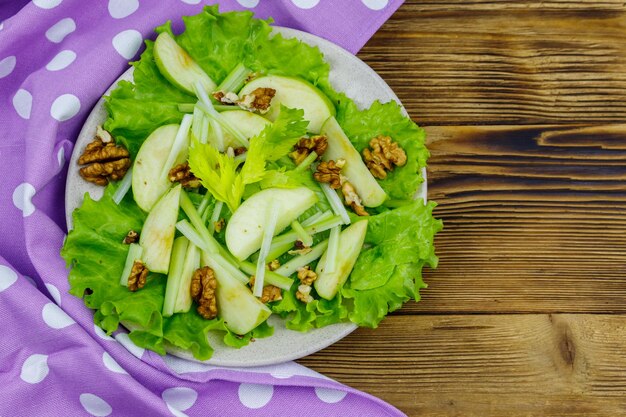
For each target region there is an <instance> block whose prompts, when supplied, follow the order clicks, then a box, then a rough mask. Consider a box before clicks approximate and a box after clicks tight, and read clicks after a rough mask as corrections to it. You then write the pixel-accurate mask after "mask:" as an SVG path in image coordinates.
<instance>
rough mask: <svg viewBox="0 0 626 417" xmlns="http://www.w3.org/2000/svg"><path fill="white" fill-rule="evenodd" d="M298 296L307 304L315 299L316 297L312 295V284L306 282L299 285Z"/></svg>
mask: <svg viewBox="0 0 626 417" xmlns="http://www.w3.org/2000/svg"><path fill="white" fill-rule="evenodd" d="M296 298H297V299H298V300H300V301H302V302H303V303H306V304H308V303H310V302H311V301H313V300H314V298H313V297H312V296H311V286H310V285H304V284H302V285H299V286H298V291H297V292H296Z"/></svg>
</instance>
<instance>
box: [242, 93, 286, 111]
mask: <svg viewBox="0 0 626 417" xmlns="http://www.w3.org/2000/svg"><path fill="white" fill-rule="evenodd" d="M275 94H276V90H274V89H273V88H264V87H260V88H257V89H256V90H253V91H252V92H251V93H250V94H246V95H244V96H243V97H240V98H239V101H237V104H238V105H239V107H241V108H243V109H245V110H248V111H258V112H259V113H267V111H268V110H269V108H270V104H271V102H272V99H273V98H274V95H275Z"/></svg>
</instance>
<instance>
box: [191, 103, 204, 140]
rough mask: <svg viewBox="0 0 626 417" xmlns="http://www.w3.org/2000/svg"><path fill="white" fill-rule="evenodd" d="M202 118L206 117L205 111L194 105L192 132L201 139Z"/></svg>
mask: <svg viewBox="0 0 626 417" xmlns="http://www.w3.org/2000/svg"><path fill="white" fill-rule="evenodd" d="M202 119H204V113H203V112H202V110H200V108H199V107H197V106H194V108H193V117H192V119H191V134H192V135H193V137H194V138H196V139H197V140H200V137H201V136H202Z"/></svg>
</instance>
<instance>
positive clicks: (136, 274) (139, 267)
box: [128, 261, 150, 292]
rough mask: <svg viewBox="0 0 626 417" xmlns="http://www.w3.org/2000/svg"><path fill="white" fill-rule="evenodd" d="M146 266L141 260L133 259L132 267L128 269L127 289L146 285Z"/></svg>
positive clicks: (133, 289)
mask: <svg viewBox="0 0 626 417" xmlns="http://www.w3.org/2000/svg"><path fill="white" fill-rule="evenodd" d="M148 272H150V271H148V268H146V266H145V265H144V264H143V262H141V261H135V262H134V263H133V268H132V269H131V270H130V275H129V276H128V289H129V290H130V291H133V292H135V291H137V290H140V289H142V288H143V287H144V285H146V278H147V277H148Z"/></svg>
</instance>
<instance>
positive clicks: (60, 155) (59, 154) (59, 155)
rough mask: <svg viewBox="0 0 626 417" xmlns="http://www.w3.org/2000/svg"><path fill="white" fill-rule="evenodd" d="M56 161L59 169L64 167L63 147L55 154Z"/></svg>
mask: <svg viewBox="0 0 626 417" xmlns="http://www.w3.org/2000/svg"><path fill="white" fill-rule="evenodd" d="M57 161H58V162H59V168H63V165H65V148H64V147H63V146H61V147H60V148H59V151H58V152H57Z"/></svg>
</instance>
